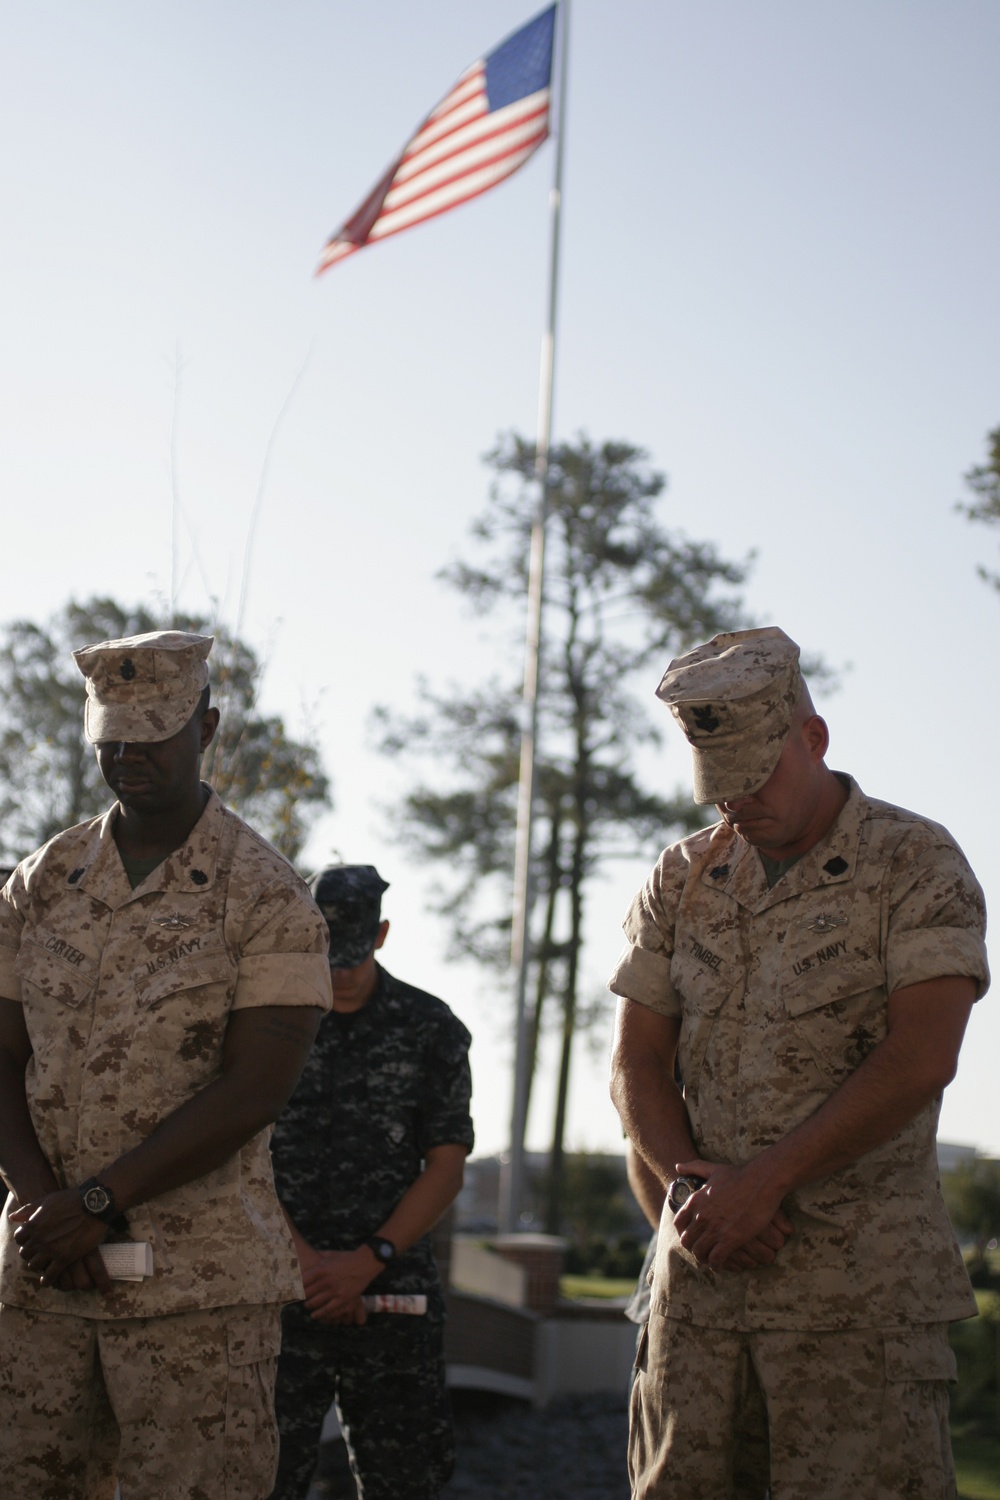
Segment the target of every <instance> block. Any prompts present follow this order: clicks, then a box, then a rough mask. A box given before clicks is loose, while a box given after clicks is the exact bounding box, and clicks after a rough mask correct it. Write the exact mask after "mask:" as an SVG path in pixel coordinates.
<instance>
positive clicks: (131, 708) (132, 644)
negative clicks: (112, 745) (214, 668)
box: [73, 630, 215, 745]
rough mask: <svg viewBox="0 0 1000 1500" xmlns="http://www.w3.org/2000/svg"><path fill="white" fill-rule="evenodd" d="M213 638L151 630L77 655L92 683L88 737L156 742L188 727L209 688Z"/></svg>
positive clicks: (86, 725) (89, 686)
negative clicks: (206, 689) (209, 654)
mask: <svg viewBox="0 0 1000 1500" xmlns="http://www.w3.org/2000/svg"><path fill="white" fill-rule="evenodd" d="M214 640H215V637H214V636H211V635H192V634H191V633H190V632H189V631H186V630H151V631H149V632H148V633H147V634H146V635H129V636H124V637H123V638H122V639H121V640H119V641H101V643H100V645H97V646H84V647H83V648H82V649H81V650H80V651H74V652H73V660H74V661H75V662H76V664H77V666H78V667H79V668H80V671H81V672H82V673H83V675H84V677H85V678H86V679H87V706H86V709H85V711H84V719H83V727H84V732H85V734H86V736H87V739H88V740H90V742H91V743H92V744H93V743H95V742H96V741H97V740H126V741H130V742H131V743H133V744H140V745H141V744H151V743H154V742H155V741H157V740H168V739H170V737H171V735H174V734H176V733H177V731H178V730H179V729H183V727H184V725H185V724H186V723H187V721H188V719H190V717H191V715H192V714H193V713H194V711H195V709H196V708H197V707H198V699H199V698H200V697H201V695H202V693H203V692H204V691H205V688H206V687H207V686H208V665H207V657H208V653H209V652H210V651H211V649H212V645H213V642H214Z"/></svg>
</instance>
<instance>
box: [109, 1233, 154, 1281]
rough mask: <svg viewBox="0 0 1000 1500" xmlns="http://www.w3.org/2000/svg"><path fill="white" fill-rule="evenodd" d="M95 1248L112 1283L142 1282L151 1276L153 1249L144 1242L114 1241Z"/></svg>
mask: <svg viewBox="0 0 1000 1500" xmlns="http://www.w3.org/2000/svg"><path fill="white" fill-rule="evenodd" d="M97 1248H98V1250H99V1251H100V1252H101V1259H102V1260H103V1262H104V1268H105V1270H106V1271H107V1273H108V1275H109V1276H110V1277H111V1280H112V1281H142V1279H143V1277H144V1276H152V1274H153V1247H152V1245H150V1244H148V1243H147V1242H146V1241H145V1240H115V1241H112V1243H111V1244H109V1245H98V1247H97Z"/></svg>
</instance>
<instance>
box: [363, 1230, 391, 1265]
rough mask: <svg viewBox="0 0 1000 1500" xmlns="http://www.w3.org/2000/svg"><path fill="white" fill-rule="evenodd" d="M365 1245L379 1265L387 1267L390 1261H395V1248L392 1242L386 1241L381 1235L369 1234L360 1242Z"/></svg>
mask: <svg viewBox="0 0 1000 1500" xmlns="http://www.w3.org/2000/svg"><path fill="white" fill-rule="evenodd" d="M361 1243H362V1245H367V1246H368V1248H369V1250H370V1251H371V1252H372V1254H373V1255H374V1257H375V1259H376V1260H377V1261H378V1262H379V1264H380V1265H383V1266H387V1265H388V1264H389V1262H390V1261H391V1260H395V1259H396V1247H395V1245H394V1244H393V1243H392V1240H387V1239H386V1238H385V1236H384V1235H381V1234H369V1235H367V1236H366V1237H365V1238H364V1239H363V1240H362V1241H361Z"/></svg>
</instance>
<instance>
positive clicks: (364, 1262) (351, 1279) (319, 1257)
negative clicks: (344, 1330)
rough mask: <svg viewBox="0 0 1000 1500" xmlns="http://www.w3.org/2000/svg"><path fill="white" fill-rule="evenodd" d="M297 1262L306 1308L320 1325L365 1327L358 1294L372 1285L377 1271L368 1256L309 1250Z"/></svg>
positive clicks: (364, 1253)
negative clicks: (303, 1288) (334, 1324)
mask: <svg viewBox="0 0 1000 1500" xmlns="http://www.w3.org/2000/svg"><path fill="white" fill-rule="evenodd" d="M299 1261H300V1264H301V1266H302V1284H303V1286H304V1287H305V1293H306V1307H307V1308H308V1309H309V1311H310V1312H311V1313H312V1315H313V1317H314V1318H315V1319H316V1320H317V1322H320V1323H339V1324H351V1323H364V1322H365V1321H366V1319H367V1314H366V1312H365V1307H364V1303H363V1302H362V1301H361V1294H362V1292H363V1291H364V1290H365V1287H366V1286H367V1285H368V1283H369V1282H370V1281H374V1279H375V1277H376V1276H377V1275H378V1273H379V1267H378V1266H376V1265H373V1264H372V1256H371V1254H370V1253H369V1252H368V1251H367V1250H365V1249H364V1247H362V1248H361V1249H359V1250H312V1249H310V1253H308V1254H306V1255H303V1254H302V1253H301V1251H300V1254H299Z"/></svg>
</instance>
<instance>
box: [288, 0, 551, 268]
mask: <svg viewBox="0 0 1000 1500" xmlns="http://www.w3.org/2000/svg"><path fill="white" fill-rule="evenodd" d="M553 12H554V7H552V8H551V9H550V10H549V11H546V12H543V14H542V15H541V16H539V17H537V18H536V20H535V21H533V22H530V23H529V25H528V26H526V27H524V28H523V30H522V31H521V32H518V33H516V34H515V35H514V36H513V37H511V38H509V39H508V41H507V42H505V43H503V45H502V46H501V47H499V48H497V49H496V51H495V52H494V53H492V54H491V55H490V56H489V57H486V58H483V59H480V60H479V61H478V62H474V63H473V64H472V66H471V67H469V68H467V69H466V70H465V72H464V73H463V74H462V76H461V78H460V79H459V80H458V82H457V83H456V84H455V87H454V88H453V89H452V90H451V91H450V93H448V94H446V95H445V97H444V98H443V99H442V100H441V102H440V104H438V105H437V106H436V107H435V108H434V109H433V110H432V111H431V113H430V114H429V115H428V116H427V119H426V120H425V121H424V122H423V124H422V125H421V126H420V128H419V129H418V130H417V132H416V134H415V135H414V136H413V137H412V138H411V140H409V141H408V142H407V144H406V146H405V147H404V148H403V151H402V153H401V155H400V156H398V157H397V158H396V160H395V161H394V162H393V164H392V166H391V167H390V168H389V170H388V171H387V172H386V173H385V175H384V176H383V178H382V179H381V181H380V182H379V183H378V184H377V186H376V187H375V188H374V189H373V190H372V192H371V193H370V194H369V195H368V197H367V198H366V199H365V201H364V202H363V203H362V204H361V206H360V207H359V208H358V209H357V210H356V212H355V213H354V214H352V216H351V217H350V218H349V219H348V220H347V221H346V223H344V224H343V225H341V227H340V229H338V230H337V232H336V234H334V235H333V236H332V238H331V239H330V240H329V241H328V243H327V245H326V248H325V249H324V251H323V255H322V257H321V259H320V263H319V266H318V268H317V274H319V272H321V271H325V270H326V269H327V268H328V267H329V266H332V265H335V264H336V263H337V261H339V260H344V259H345V258H346V257H347V256H348V255H353V254H354V252H355V251H356V250H360V249H361V248H362V246H363V245H367V244H370V243H372V242H374V241H375V240H383V239H387V238H388V237H389V235H392V234H398V233H399V232H400V230H403V229H409V228H411V227H412V226H413V225H414V224H422V223H423V222H424V220H425V219H432V218H434V217H436V215H437V214H443V213H446V212H447V211H448V209H449V208H457V206H458V205H459V204H460V203H466V202H467V201H468V200H469V199H470V198H475V197H477V196H478V195H479V194H480V193H485V192H486V191H487V189H488V188H491V187H494V186H495V185H496V184H497V183H498V182H502V181H503V179H504V178H505V177H509V176H510V175H511V173H512V172H516V171H517V169H518V167H520V166H522V165H523V163H524V162H526V161H527V159H528V157H529V156H531V154H532V152H534V151H536V150H537V149H538V147H539V146H540V145H541V144H542V142H543V141H544V140H545V139H546V137H547V136H548V133H549V100H550V93H551V88H550V84H549V78H550V75H551V38H552V24H553ZM539 23H546V24H547V27H548V31H547V37H548V53H547V59H546V56H545V54H544V53H542V54H539V51H538V37H537V35H532V37H531V40H532V41H533V42H534V43H535V51H534V53H533V55H531V57H530V58H529V66H528V67H527V68H525V69H523V71H520V72H519V71H518V69H519V66H520V62H521V52H523V50H524V45H523V43H522V38H526V37H528V34H529V33H535V34H537V33H538V31H539ZM545 36H546V33H545V32H544V31H542V33H541V45H542V46H543V47H544V45H545ZM519 47H520V51H519ZM494 60H496V62H494ZM504 64H505V66H503V65H504ZM543 72H544V79H545V82H544V86H543V87H541V88H535V89H533V90H532V91H531V92H530V93H526V94H522V95H521V97H515V98H513V99H511V98H510V96H511V94H517V92H518V87H519V80H521V79H523V80H528V81H531V82H541V81H542V80H541V77H540V76H539V75H540V74H542V73H543ZM494 80H495V82H494ZM491 82H493V84H494V90H495V93H496V94H497V95H499V96H500V98H501V99H503V98H504V96H506V100H507V101H509V102H501V103H495V104H493V105H491V100H490V83H491Z"/></svg>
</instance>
